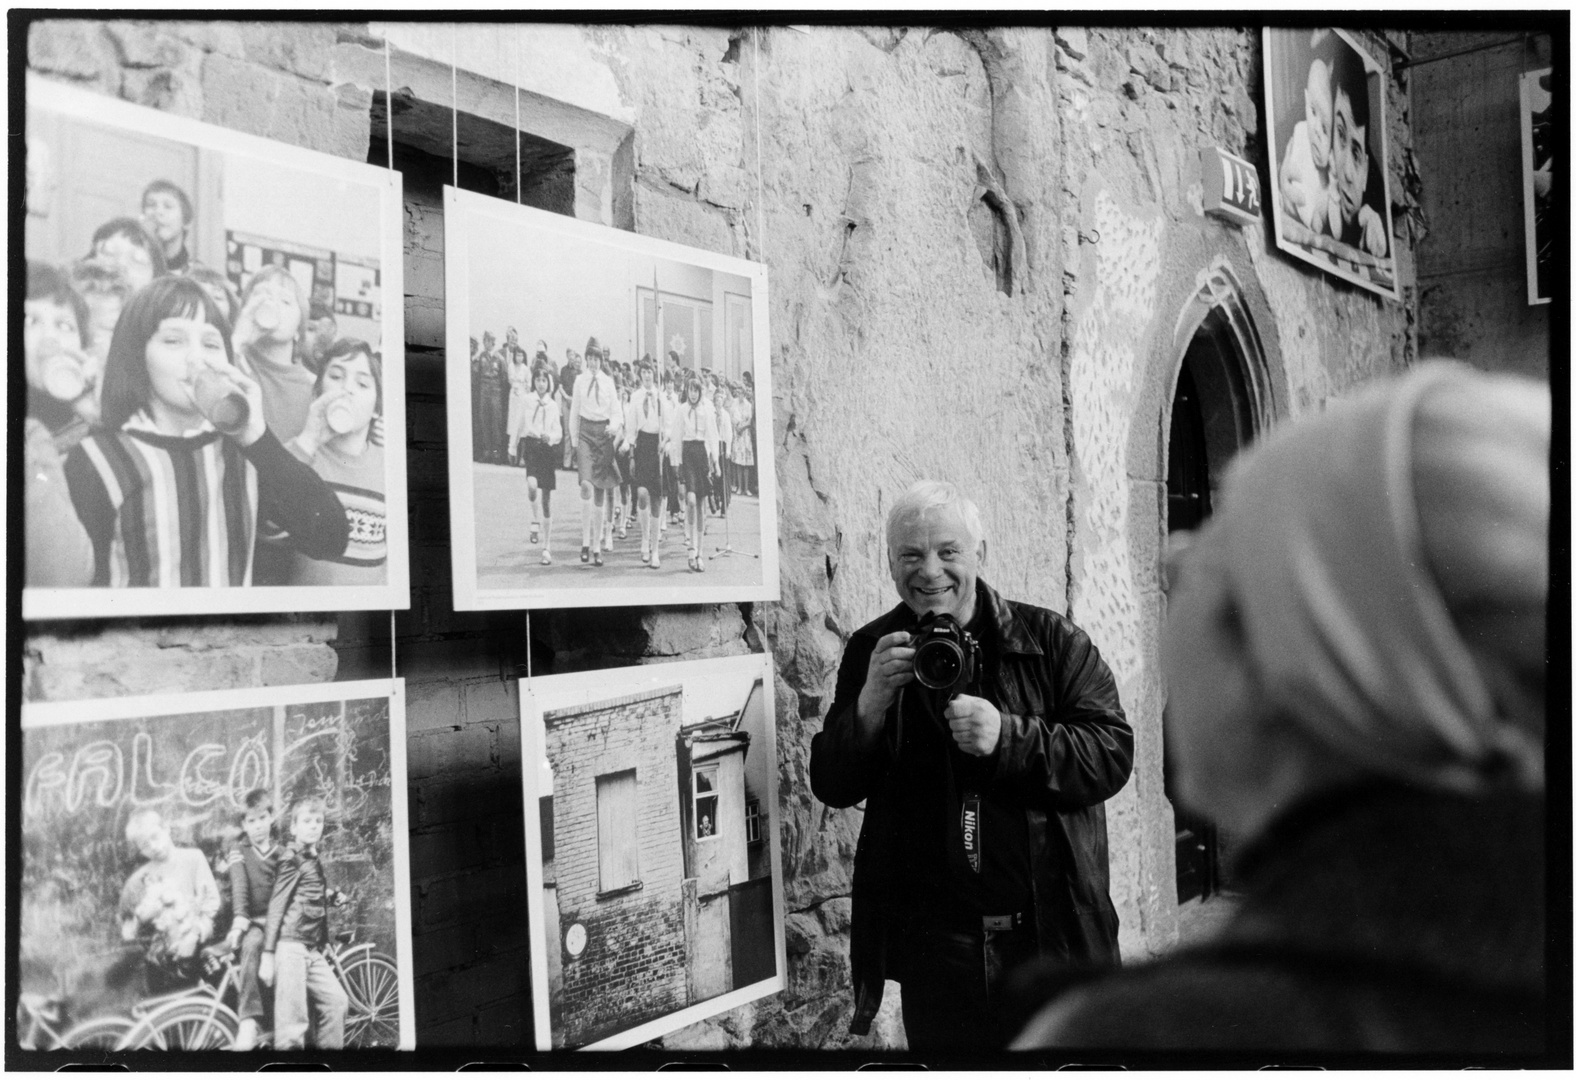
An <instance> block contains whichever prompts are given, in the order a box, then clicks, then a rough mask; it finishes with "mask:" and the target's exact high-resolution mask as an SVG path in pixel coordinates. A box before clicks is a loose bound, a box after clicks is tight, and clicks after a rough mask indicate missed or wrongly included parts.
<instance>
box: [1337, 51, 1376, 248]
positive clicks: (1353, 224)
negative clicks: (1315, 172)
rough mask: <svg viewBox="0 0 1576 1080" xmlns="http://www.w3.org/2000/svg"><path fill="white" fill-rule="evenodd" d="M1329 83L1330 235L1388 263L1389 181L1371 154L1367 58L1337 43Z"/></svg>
mask: <svg viewBox="0 0 1576 1080" xmlns="http://www.w3.org/2000/svg"><path fill="white" fill-rule="evenodd" d="M1330 81H1331V85H1332V86H1333V87H1334V90H1335V96H1334V100H1335V109H1334V121H1333V123H1332V132H1331V139H1330V167H1331V174H1332V178H1333V179H1334V181H1335V182H1334V185H1333V186H1334V188H1335V192H1334V194H1335V198H1333V199H1331V200H1330V208H1329V209H1330V216H1329V230H1330V235H1331V236H1334V237H1335V238H1336V239H1337V240H1339V241H1341V242H1342V243H1343V244H1350V245H1351V246H1352V247H1355V248H1360V249H1361V250H1363V251H1366V252H1368V254H1370V255H1377V256H1379V257H1380V258H1383V257H1384V256H1386V255H1388V254H1389V253H1390V237H1389V235H1388V233H1387V232H1386V230H1385V214H1384V206H1383V205H1382V200H1383V198H1384V179H1383V177H1381V176H1380V175H1379V163H1378V162H1377V161H1376V160H1375V159H1374V157H1373V155H1372V154H1370V153H1369V152H1368V135H1369V131H1370V124H1369V109H1368V72H1367V71H1366V69H1364V67H1363V60H1362V57H1360V56H1358V55H1357V53H1356V52H1355V51H1354V50H1353V49H1351V48H1349V47H1347V46H1346V45H1345V44H1344V43H1343V42H1336V45H1335V52H1334V55H1333V64H1332V69H1331V79H1330Z"/></svg>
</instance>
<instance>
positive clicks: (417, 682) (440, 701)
mask: <svg viewBox="0 0 1576 1080" xmlns="http://www.w3.org/2000/svg"><path fill="white" fill-rule="evenodd" d="M462 716H463V713H462V712H461V705H460V685H459V684H458V683H456V682H454V681H453V680H450V679H443V678H436V679H430V678H429V679H412V678H410V677H409V676H408V675H407V676H406V678H405V730H406V731H407V732H409V733H411V734H415V733H418V732H425V731H436V730H449V731H452V730H453V729H454V728H455V727H457V726H459V725H460V723H461V718H462Z"/></svg>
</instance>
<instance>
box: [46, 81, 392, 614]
mask: <svg viewBox="0 0 1576 1080" xmlns="http://www.w3.org/2000/svg"><path fill="white" fill-rule="evenodd" d="M26 87H27V103H26V107H27V115H28V118H29V129H28V140H29V149H30V152H35V153H36V154H37V155H38V157H39V159H40V160H38V161H36V162H30V166H32V167H31V168H30V170H29V175H30V177H32V178H33V181H34V183H35V186H36V187H37V188H38V189H39V190H37V191H34V192H30V193H29V201H30V204H32V203H35V202H36V203H37V204H38V205H37V207H36V210H37V211H38V212H37V213H30V214H29V215H28V217H27V222H26V232H27V242H26V249H27V253H28V255H29V257H30V258H37V259H39V260H40V261H44V262H49V263H53V264H55V265H69V264H70V263H72V262H73V261H75V260H77V259H79V258H81V257H82V256H84V255H86V254H87V253H88V250H87V249H88V246H89V245H88V241H89V239H90V237H91V235H92V233H93V231H94V230H95V229H96V228H97V227H98V226H99V225H101V224H103V223H104V222H105V221H107V220H108V219H110V218H114V217H117V216H121V217H130V218H136V217H137V216H138V214H139V213H140V210H141V207H140V205H136V203H135V200H136V199H137V198H139V197H140V193H141V191H142V189H143V185H145V184H147V183H149V182H151V181H153V180H157V179H169V177H168V176H167V175H166V174H167V173H168V172H171V171H178V172H179V173H180V175H181V177H182V187H183V190H184V185H185V184H187V183H189V184H191V185H192V186H193V188H194V190H192V191H191V192H190V193H189V194H190V198H191V202H192V204H193V206H194V209H195V216H194V218H193V220H192V222H191V224H190V231H189V233H188V235H187V241H186V243H187V249H188V250H189V251H191V252H192V258H193V259H194V261H201V262H202V263H203V265H205V266H209V267H211V268H212V269H214V270H216V271H218V272H219V273H221V274H223V275H225V276H226V278H227V279H229V280H230V281H231V282H232V283H233V282H234V281H235V280H236V278H237V277H238V276H239V277H243V278H247V279H249V278H250V275H251V273H253V272H255V271H257V270H259V269H262V268H263V267H265V266H267V265H269V264H271V263H273V264H279V265H283V266H285V268H286V269H288V270H290V271H291V273H292V276H294V277H295V278H296V279H297V281H298V283H301V282H302V281H303V279H305V280H306V281H307V282H308V283H309V285H310V287H311V288H312V291H314V292H317V293H318V294H319V296H320V297H321V296H323V295H327V294H328V293H329V292H330V291H332V295H333V296H334V298H335V304H336V307H337V308H339V310H338V311H337V312H336V319H337V323H338V326H337V330H338V333H339V335H340V336H341V337H356V338H362V339H364V340H366V341H368V343H369V344H370V345H372V347H373V348H374V349H376V350H378V351H379V352H380V354H381V356H382V361H383V362H382V379H383V385H382V398H383V412H382V442H383V446H382V453H383V459H384V470H383V472H384V476H383V499H384V514H385V521H386V529H385V537H386V543H387V553H388V554H387V560H386V562H385V563H384V567H385V575H384V581H383V583H381V584H376V583H374V584H312V585H305V584H302V585H252V584H247V585H235V586H209V585H188V586H174V585H166V586H136V587H130V586H128V587H117V586H113V585H102V586H88V587H72V588H56V587H48V586H42V585H40V586H36V587H24V588H23V591H22V617H23V618H24V619H64V618H114V617H120V616H136V615H197V614H201V615H210V614H232V613H242V612H277V611H361V610H389V609H404V608H408V607H409V606H410V585H409V581H410V567H409V512H408V509H407V500H406V489H405V328H404V324H405V311H404V295H405V286H404V220H403V217H404V209H403V195H402V191H403V185H402V181H401V177H400V174H399V173H398V172H395V171H393V170H390V169H384V168H378V167H375V166H372V165H367V164H365V163H363V162H359V161H352V160H348V159H345V158H340V157H334V156H332V155H330V154H325V153H319V152H317V151H313V150H304V149H301V148H300V147H296V146H290V145H287V144H285V143H280V142H275V141H273V140H271V139H264V138H259V137H258V136H255V135H247V134H243V133H241V132H237V131H231V130H229V129H226V128H221V127H215V126H213V125H211V124H205V123H200V122H198V121H195V120H188V119H186V118H184V117H179V116H172V115H170V114H168V113H163V112H159V111H157V110H154V109H147V108H143V107H141V106H138V105H132V104H129V103H127V102H124V101H118V100H115V99H113V98H109V97H105V96H104V95H102V94H96V93H90V92H87V91H83V90H79V89H76V88H74V87H69V86H62V85H60V84H59V83H54V82H50V81H48V80H45V79H41V78H39V77H37V76H35V75H33V74H29V75H28V76H27V83H26ZM106 154H108V155H110V156H111V157H113V158H114V159H115V160H114V162H113V167H114V169H116V170H118V174H117V175H115V176H112V177H109V178H103V177H101V178H100V179H99V180H98V181H96V182H78V181H76V180H74V179H73V175H68V174H66V173H65V170H66V169H67V167H68V166H69V164H70V162H71V161H73V160H78V159H81V160H83V161H87V160H97V159H98V158H102V157H104V156H105V155H106ZM35 172H36V173H37V174H38V175H37V176H35V175H34V174H35ZM128 197H129V199H130V200H131V201H132V203H133V204H132V205H125V203H126V202H127V199H128ZM216 206H217V207H218V209H217V211H216V210H215V207H216ZM280 206H288V207H292V208H293V207H300V210H299V212H298V213H294V214H292V213H282V212H280V210H279V207H280ZM74 215H75V216H74ZM243 249H244V250H243ZM363 249H364V250H363ZM374 262H375V264H376V270H375V271H374V270H373V269H372V266H371V264H372V263H374ZM335 268H337V269H335ZM346 289H351V290H359V292H358V294H357V295H354V296H348V297H347V296H344V295H342V293H343V291H344V290H346ZM372 290H375V292H374V291H372ZM302 291H303V294H304V293H305V292H306V291H307V289H306V288H305V287H304V288H303V289H302ZM308 300H310V297H308ZM306 317H307V312H306V311H303V312H302V318H303V320H305V319H306ZM281 441H283V440H281ZM148 477H149V479H148V481H147V482H148V483H149V484H152V485H155V486H156V485H158V484H160V483H174V482H175V481H174V480H172V479H169V478H167V477H165V476H164V474H163V472H161V471H160V469H158V468H155V467H154V465H152V464H150V465H149V466H148ZM61 482H64V481H61ZM111 497H112V499H113V492H112V493H111ZM68 498H69V497H68ZM341 498H342V499H343V498H344V496H343V495H342V496H341ZM67 505H70V504H69V503H68V504H67ZM30 507H31V503H30ZM348 516H349V518H350V524H351V536H352V543H354V542H355V540H356V539H357V537H358V535H359V534H358V532H357V529H358V527H359V528H361V529H362V530H363V531H366V532H368V534H369V536H371V542H374V543H375V535H373V534H375V529H376V522H375V517H376V515H375V513H371V514H363V515H358V514H357V513H355V512H353V511H351V512H348ZM363 522H364V523H363ZM358 523H363V524H358ZM180 531H181V530H179V529H178V528H176V527H175V526H174V525H173V524H172V525H171V528H170V529H169V530H168V532H169V533H170V534H171V535H172V536H176V539H175V540H174V541H173V542H165V543H163V544H161V545H159V550H157V551H156V552H155V553H152V555H150V557H156V559H157V560H158V564H159V565H166V564H170V561H171V560H175V563H174V564H172V565H173V566H174V567H175V569H170V570H169V571H168V572H169V573H170V574H172V575H177V578H178V574H179V561H180V560H181V552H180V550H179V549H180V546H181V542H182V541H185V542H191V541H190V538H189V537H179V536H178V535H177V534H179V533H180ZM209 531H210V532H212V531H213V530H209ZM203 542H204V543H206V544H207V545H208V546H209V547H210V548H211V549H213V550H215V551H219V552H220V553H219V554H213V555H210V556H208V557H209V558H222V557H223V554H222V548H216V547H215V545H221V544H222V543H223V540H222V538H218V537H215V536H212V535H210V536H207V537H205V538H204V540H203ZM286 555H287V556H288V553H286ZM351 569H352V570H360V569H361V568H360V567H353V568H351ZM161 572H162V571H161ZM248 580H249V579H248Z"/></svg>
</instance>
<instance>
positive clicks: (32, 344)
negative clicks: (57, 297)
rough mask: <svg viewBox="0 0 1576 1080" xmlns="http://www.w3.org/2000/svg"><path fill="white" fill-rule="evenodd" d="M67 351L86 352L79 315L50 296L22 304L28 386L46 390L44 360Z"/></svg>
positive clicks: (23, 343)
mask: <svg viewBox="0 0 1576 1080" xmlns="http://www.w3.org/2000/svg"><path fill="white" fill-rule="evenodd" d="M63 349H73V350H77V351H81V349H82V331H81V329H80V328H79V327H78V326H77V316H76V313H75V312H73V311H72V310H71V308H70V307H68V306H67V305H65V304H57V303H56V302H55V301H53V300H50V299H48V298H47V297H44V298H40V299H38V300H24V301H22V358H23V364H24V368H25V371H26V374H27V385H28V386H31V387H32V388H33V389H35V390H43V389H44V361H45V360H47V359H49V357H51V356H54V355H56V354H57V353H59V352H60V351H61V350H63Z"/></svg>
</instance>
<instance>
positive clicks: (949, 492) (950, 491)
mask: <svg viewBox="0 0 1576 1080" xmlns="http://www.w3.org/2000/svg"><path fill="white" fill-rule="evenodd" d="M949 506H950V507H955V508H956V509H957V511H958V513H959V515H961V516H962V518H963V527H964V528H965V529H967V530H968V531H969V539H970V540H971V541H972V542H973V544H974V547H975V549H976V550H977V549H978V548H979V546H980V545H981V544H983V543H984V542H985V522H984V521H983V520H982V519H981V518H980V508H979V507H978V506H975V505H974V500H973V499H971V498H969V497H968V496H967V495H964V494H963V493H962V492H961V491H959V490H958V488H957V485H956V484H949V483H947V482H946V481H944V480H916V481H914V483H913V484H912V485H911V486H910V487H909V489H908V490H907V491H905V492H903V494H901V495H899V496H898V497H897V501H896V502H894V503H893V504H892V509H891V510H890V511H889V512H888V513H887V526H886V533H887V552H888V553H889V554H890V553H891V551H892V544H893V541H894V540H895V538H896V536H897V530H898V529H900V528H902V527H903V526H904V525H906V524H907V523H908V522H910V521H913V520H915V519H916V518H919V517H923V516H924V515H925V514H928V513H930V512H931V511H932V510H942V509H945V508H947V507H949Z"/></svg>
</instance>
